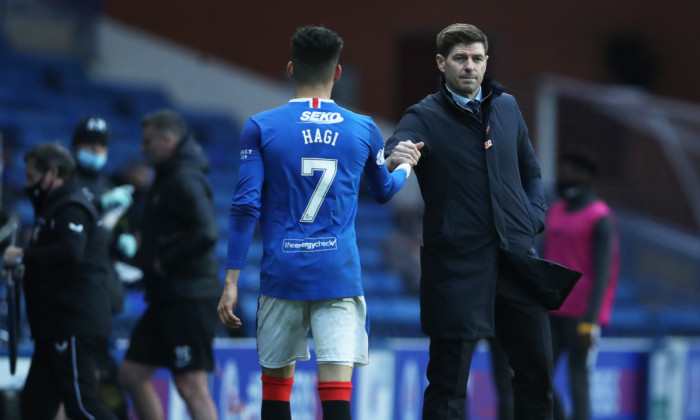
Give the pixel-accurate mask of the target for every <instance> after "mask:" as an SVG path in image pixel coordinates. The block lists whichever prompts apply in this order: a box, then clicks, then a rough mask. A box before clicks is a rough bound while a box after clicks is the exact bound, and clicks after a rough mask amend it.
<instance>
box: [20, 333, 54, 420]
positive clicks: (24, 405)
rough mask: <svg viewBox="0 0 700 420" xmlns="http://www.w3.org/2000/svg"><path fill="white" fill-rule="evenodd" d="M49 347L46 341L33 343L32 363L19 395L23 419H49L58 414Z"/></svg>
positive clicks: (48, 342) (49, 344)
mask: <svg viewBox="0 0 700 420" xmlns="http://www.w3.org/2000/svg"><path fill="white" fill-rule="evenodd" d="M50 346H51V342H50V341H49V340H46V339H44V340H41V339H39V340H36V341H35V342H34V354H33V355H32V363H31V366H30V367H29V373H28V374H27V379H26V381H25V382H24V388H23V389H22V392H21V394H20V410H21V413H22V418H23V419H50V418H53V416H55V415H56V413H57V412H58V407H59V405H60V403H61V398H60V396H59V394H58V389H57V388H56V380H55V376H54V374H53V368H52V366H51V363H50V357H49V352H50V351H51V348H50Z"/></svg>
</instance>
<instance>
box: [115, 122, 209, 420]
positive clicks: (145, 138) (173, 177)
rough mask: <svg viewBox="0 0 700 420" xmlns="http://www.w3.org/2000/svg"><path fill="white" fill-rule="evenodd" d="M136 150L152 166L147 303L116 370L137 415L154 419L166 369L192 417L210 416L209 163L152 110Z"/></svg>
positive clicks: (180, 129)
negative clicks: (156, 379) (159, 375)
mask: <svg viewBox="0 0 700 420" xmlns="http://www.w3.org/2000/svg"><path fill="white" fill-rule="evenodd" d="M141 126H142V144H141V151H142V153H143V154H144V156H145V157H146V160H147V161H148V163H150V164H151V165H153V166H154V167H155V173H156V175H155V179H154V180H153V184H152V185H151V188H150V190H149V192H148V196H147V202H146V208H145V212H144V216H143V223H142V225H141V232H140V234H141V246H140V248H139V250H138V252H137V255H136V262H137V264H138V266H139V268H141V270H142V271H143V283H144V286H145V289H146V294H145V299H146V301H148V307H147V308H146V311H145V312H144V314H143V316H142V317H141V318H140V319H139V321H138V322H137V324H136V326H135V327H134V329H133V331H132V333H131V338H130V343H129V348H128V350H127V352H126V356H125V357H124V361H123V363H122V365H121V367H120V370H119V378H120V380H121V382H122V383H123V384H124V385H126V387H127V391H128V393H129V394H130V395H131V398H132V400H133V402H134V408H135V409H136V413H137V414H138V416H139V418H141V419H162V418H163V407H162V404H161V401H160V398H159V397H158V394H157V393H156V390H155V388H154V386H153V383H152V379H153V375H154V374H155V372H156V370H157V369H158V368H159V367H166V368H168V369H169V370H170V371H171V372H172V374H173V380H174V382H175V386H176V388H177V390H178V393H179V394H180V396H181V397H182V398H183V400H184V401H185V404H186V405H187V408H188V411H189V413H190V415H191V416H192V418H193V419H194V420H209V419H216V418H217V417H218V415H217V410H216V406H215V405H214V402H213V400H212V398H211V396H210V394H209V390H208V386H207V372H209V371H212V370H213V369H214V354H213V348H212V342H213V339H214V332H215V327H216V325H217V312H216V305H217V302H218V298H219V296H220V294H221V285H220V283H219V280H218V269H217V264H216V259H215V254H214V249H215V245H216V241H217V239H218V230H217V225H216V214H215V207H214V196H213V192H212V189H211V186H210V185H209V181H208V180H207V172H208V170H209V162H208V160H207V157H206V155H205V153H204V151H203V150H202V148H201V147H200V145H199V144H198V143H197V142H196V141H195V139H194V138H192V137H191V136H190V135H189V134H188V130H187V125H186V123H185V121H184V120H183V118H182V117H181V116H180V115H179V114H177V113H176V112H174V111H171V110H160V111H155V112H153V113H151V114H148V115H146V116H144V117H143V119H142V122H141Z"/></svg>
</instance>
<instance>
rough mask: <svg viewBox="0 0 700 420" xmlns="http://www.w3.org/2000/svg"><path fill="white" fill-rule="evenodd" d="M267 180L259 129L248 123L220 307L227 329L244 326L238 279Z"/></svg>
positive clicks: (230, 215)
mask: <svg viewBox="0 0 700 420" xmlns="http://www.w3.org/2000/svg"><path fill="white" fill-rule="evenodd" d="M264 181H265V168H264V166H263V161H262V155H261V152H260V128H259V127H258V125H257V124H256V123H255V122H253V121H252V120H248V122H247V123H246V124H245V126H244V127H243V132H242V133H241V166H240V169H239V172H238V180H237V182H236V190H235V192H234V194H233V199H232V200H231V211H230V213H229V230H228V256H227V259H226V279H225V280H224V291H223V293H222V295H221V300H220V302H219V307H218V312H219V318H220V319H221V322H222V323H223V324H224V325H226V326H228V327H233V328H238V327H240V325H241V321H240V319H238V318H237V317H236V316H235V315H234V314H233V311H234V309H235V308H236V305H237V304H238V277H239V276H240V273H241V270H242V269H243V268H244V267H245V262H246V257H247V255H248V249H249V248H250V243H251V242H252V240H253V233H254V232H255V223H256V222H257V220H258V218H259V217H260V207H261V202H260V196H261V193H262V186H263V183H264Z"/></svg>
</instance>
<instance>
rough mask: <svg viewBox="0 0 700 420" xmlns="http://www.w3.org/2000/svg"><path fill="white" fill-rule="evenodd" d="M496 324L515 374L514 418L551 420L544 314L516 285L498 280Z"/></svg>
mask: <svg viewBox="0 0 700 420" xmlns="http://www.w3.org/2000/svg"><path fill="white" fill-rule="evenodd" d="M495 321H496V335H497V337H498V338H499V340H500V342H501V344H503V348H504V349H505V351H506V353H507V354H508V358H509V360H510V366H511V368H512V369H513V372H514V376H513V381H512V384H513V400H514V414H515V418H517V419H518V420H530V419H532V420H550V419H552V417H553V402H552V376H553V367H552V338H551V331H550V326H549V315H548V313H547V310H546V309H545V308H544V307H543V306H542V305H541V304H540V303H539V302H537V301H536V300H535V299H534V297H532V296H531V295H530V294H529V292H528V291H527V290H524V289H522V288H521V286H520V285H519V284H515V283H511V282H510V280H508V279H507V278H503V277H501V278H499V289H498V292H497V294H496V307H495Z"/></svg>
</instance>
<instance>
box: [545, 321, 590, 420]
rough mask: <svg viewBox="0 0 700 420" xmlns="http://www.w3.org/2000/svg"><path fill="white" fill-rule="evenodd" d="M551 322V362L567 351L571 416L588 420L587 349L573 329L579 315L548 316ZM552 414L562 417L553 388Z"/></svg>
mask: <svg viewBox="0 0 700 420" xmlns="http://www.w3.org/2000/svg"><path fill="white" fill-rule="evenodd" d="M550 322H551V325H552V348H553V355H554V363H555V366H556V363H557V361H558V360H559V357H560V356H561V355H562V354H563V353H564V352H567V351H568V352H569V365H568V366H567V368H568V370H567V371H568V373H569V389H570V390H571V405H572V407H573V416H572V417H571V418H572V419H573V420H589V419H590V418H591V414H590V395H589V384H588V370H589V369H588V353H589V349H588V347H586V346H585V345H584V344H583V342H582V341H581V340H580V339H579V337H578V334H577V333H576V328H577V327H578V324H579V322H581V320H580V319H579V318H573V317H564V316H556V315H551V316H550ZM554 418H555V420H564V419H565V418H566V417H565V415H564V405H563V403H562V401H561V397H560V396H559V394H558V393H557V392H556V391H555V392H554Z"/></svg>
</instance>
